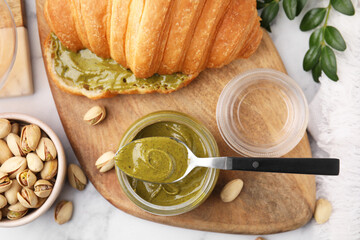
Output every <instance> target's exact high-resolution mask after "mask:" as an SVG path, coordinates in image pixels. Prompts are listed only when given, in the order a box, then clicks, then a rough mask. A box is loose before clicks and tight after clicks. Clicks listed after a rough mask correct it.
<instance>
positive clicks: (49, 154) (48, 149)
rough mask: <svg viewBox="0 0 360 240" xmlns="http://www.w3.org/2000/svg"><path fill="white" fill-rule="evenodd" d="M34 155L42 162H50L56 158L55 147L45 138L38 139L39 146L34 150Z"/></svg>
mask: <svg viewBox="0 0 360 240" xmlns="http://www.w3.org/2000/svg"><path fill="white" fill-rule="evenodd" d="M36 153H37V155H38V156H39V157H40V158H41V160H43V161H50V160H54V159H55V158H56V148H55V145H54V143H53V142H52V141H51V140H50V139H49V138H47V137H43V138H41V139H40V142H39V145H38V147H37V148H36Z"/></svg>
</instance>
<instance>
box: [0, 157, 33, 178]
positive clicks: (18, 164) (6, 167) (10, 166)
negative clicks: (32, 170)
mask: <svg viewBox="0 0 360 240" xmlns="http://www.w3.org/2000/svg"><path fill="white" fill-rule="evenodd" d="M26 166H27V163H26V158H24V157H12V158H9V159H8V160H6V161H5V162H4V163H3V165H1V167H0V171H1V172H4V173H7V174H8V175H9V177H10V178H11V179H13V178H15V177H16V175H17V174H18V173H19V172H21V171H23V170H25V168H26Z"/></svg>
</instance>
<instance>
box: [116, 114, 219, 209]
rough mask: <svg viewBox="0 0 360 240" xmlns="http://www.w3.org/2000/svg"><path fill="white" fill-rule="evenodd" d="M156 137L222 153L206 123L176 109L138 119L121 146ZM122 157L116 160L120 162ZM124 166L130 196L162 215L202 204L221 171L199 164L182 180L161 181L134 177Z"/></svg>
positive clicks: (203, 152) (201, 152) (203, 153)
mask: <svg viewBox="0 0 360 240" xmlns="http://www.w3.org/2000/svg"><path fill="white" fill-rule="evenodd" d="M152 137H172V138H176V139H178V140H180V141H182V142H184V143H185V144H186V145H187V146H188V147H189V148H190V150H191V151H192V152H193V153H194V154H195V155H196V156H198V157H211V156H218V147H217V144H216V142H215V140H214V138H213V136H212V135H211V133H210V132H209V131H208V130H207V129H206V128H205V127H204V126H203V125H201V124H199V123H198V122H197V121H195V120H193V119H192V118H190V117H188V116H186V115H184V114H182V113H178V112H172V111H162V112H155V113H152V114H150V115H147V116H145V117H143V118H141V119H140V120H138V121H137V122H135V123H134V124H133V125H132V126H131V127H130V128H129V129H128V130H127V132H126V133H125V136H124V138H123V139H122V141H121V143H120V147H122V146H125V145H126V144H128V143H129V142H132V141H133V140H137V139H138V140H140V139H145V138H152ZM119 160H120V159H117V160H116V164H117V166H119V165H120V164H119ZM120 168H121V167H120ZM120 168H119V167H117V168H116V171H117V174H118V177H119V181H120V184H121V186H122V188H123V189H124V191H125V193H126V194H127V196H128V197H129V198H130V199H131V200H132V201H133V202H134V203H135V204H136V205H138V206H139V207H141V208H143V209H144V210H146V211H149V212H151V213H154V214H158V215H177V214H181V213H184V212H187V211H190V210H191V209H193V208H195V207H196V206H198V205H200V204H201V203H202V202H203V201H204V200H205V199H206V198H207V197H208V196H209V195H210V193H211V191H212V189H213V188H214V186H215V183H216V180H217V176H218V172H219V171H218V170H215V169H210V168H200V167H198V168H195V169H193V170H192V171H191V172H190V173H189V174H188V175H187V176H186V177H185V178H184V179H182V180H180V181H178V182H175V183H170V184H157V183H150V182H144V181H141V180H138V179H135V178H132V177H130V176H128V175H126V174H125V173H124V172H122V171H121V170H120Z"/></svg>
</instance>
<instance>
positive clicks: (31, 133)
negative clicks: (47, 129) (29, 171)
mask: <svg viewBox="0 0 360 240" xmlns="http://www.w3.org/2000/svg"><path fill="white" fill-rule="evenodd" d="M40 137H41V130H40V128H39V127H38V126H36V125H34V124H30V125H26V126H25V127H23V128H22V129H21V138H20V143H21V149H22V150H23V152H24V153H29V152H31V151H35V150H36V148H37V146H38V144H39V141H40Z"/></svg>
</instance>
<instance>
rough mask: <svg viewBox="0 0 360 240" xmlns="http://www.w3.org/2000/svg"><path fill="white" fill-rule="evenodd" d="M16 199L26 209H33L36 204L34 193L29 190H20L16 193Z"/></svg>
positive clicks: (36, 199)
mask: <svg viewBox="0 0 360 240" xmlns="http://www.w3.org/2000/svg"><path fill="white" fill-rule="evenodd" d="M17 199H18V200H19V202H20V203H21V205H23V206H24V207H26V208H35V206H36V205H37V203H38V198H37V196H36V195H35V193H34V191H33V190H31V189H29V188H22V189H21V191H20V192H18V193H17Z"/></svg>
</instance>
